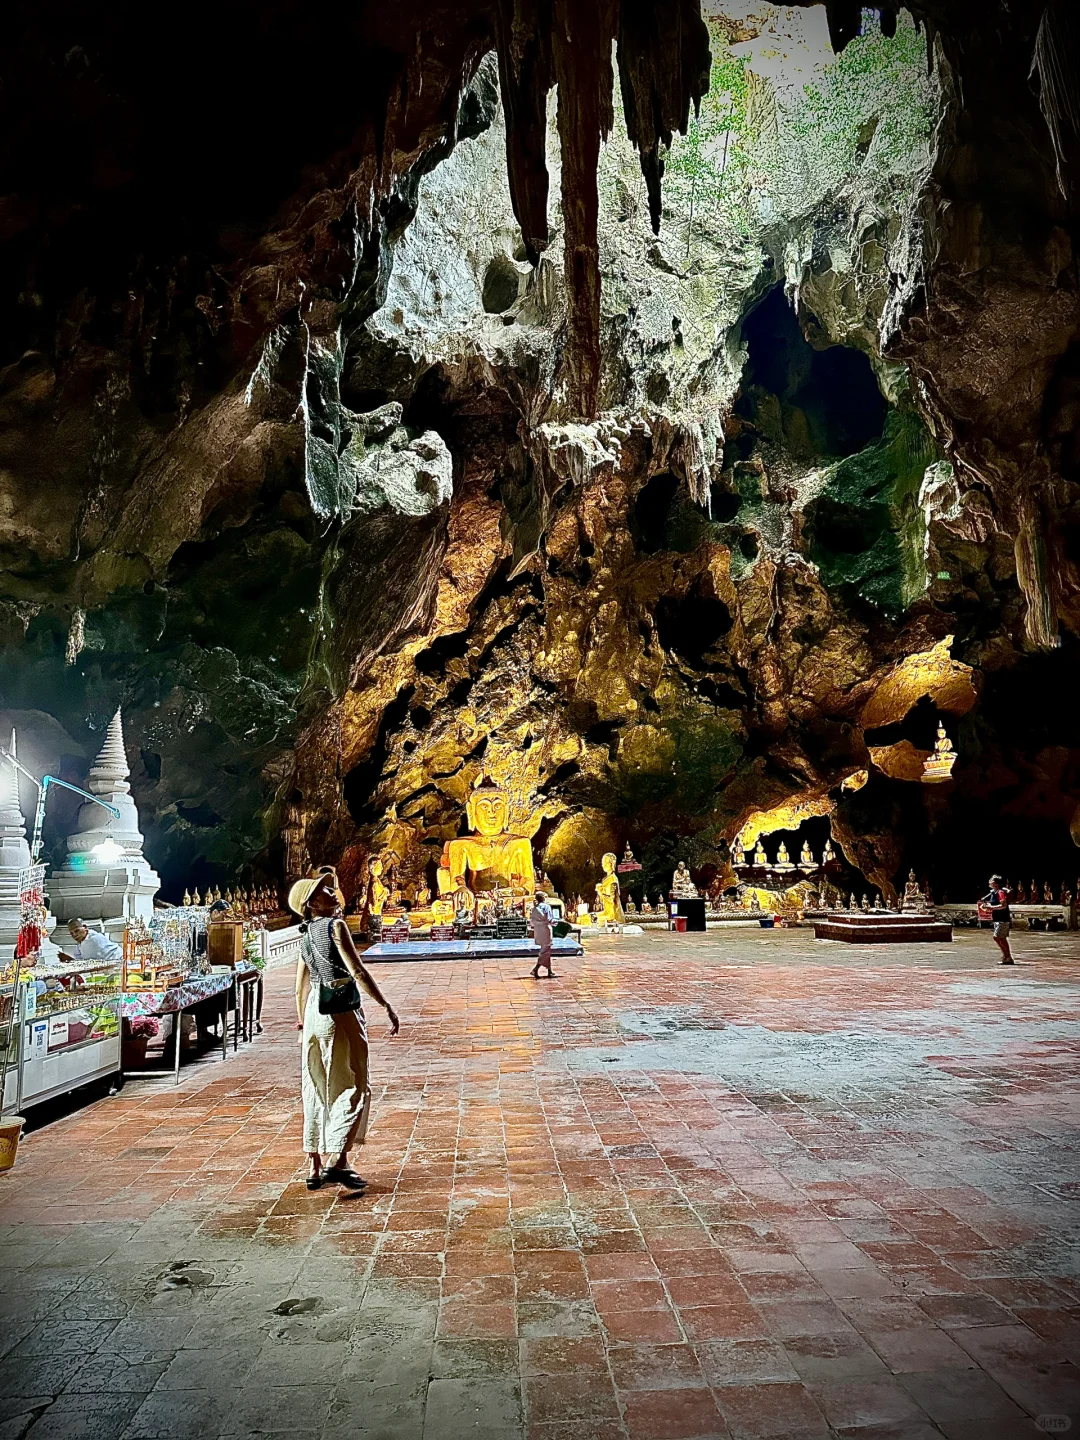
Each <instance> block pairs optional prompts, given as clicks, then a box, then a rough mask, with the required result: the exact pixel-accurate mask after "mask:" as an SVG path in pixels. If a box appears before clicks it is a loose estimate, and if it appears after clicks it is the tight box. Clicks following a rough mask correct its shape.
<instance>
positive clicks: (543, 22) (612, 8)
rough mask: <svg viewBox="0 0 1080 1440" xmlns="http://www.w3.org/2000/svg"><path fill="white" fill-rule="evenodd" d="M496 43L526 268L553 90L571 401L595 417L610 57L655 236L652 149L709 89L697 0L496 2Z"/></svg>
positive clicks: (543, 209)
mask: <svg viewBox="0 0 1080 1440" xmlns="http://www.w3.org/2000/svg"><path fill="white" fill-rule="evenodd" d="M496 37H497V44H498V50H499V74H500V80H501V84H502V91H503V103H504V106H505V110H506V132H507V135H506V153H507V164H508V168H509V174H510V194H511V199H512V201H513V205H514V214H515V216H516V217H517V220H518V224H519V225H520V226H521V232H522V237H523V240H524V244H525V251H526V254H527V255H528V257H529V259H530V261H531V262H532V263H533V264H534V265H535V264H536V263H537V261H538V259H539V256H540V253H541V251H543V250H544V249H545V248H546V247H547V243H548V221H547V205H548V173H547V157H546V154H545V140H546V109H547V93H548V90H549V89H550V88H551V85H552V84H553V83H558V86H559V117H558V124H559V141H560V145H561V149H562V180H563V215H564V221H565V237H566V280H567V289H568V292H569V304H570V346H569V349H568V365H569V371H570V374H569V393H570V399H571V404H572V405H573V406H574V408H575V409H576V410H578V411H580V412H581V413H583V414H585V415H588V416H592V415H595V413H596V408H597V402H598V397H599V385H600V255H599V240H598V233H597V231H598V224H599V200H598V196H597V188H596V186H597V178H596V177H597V167H598V164H599V158H600V144H601V142H602V141H603V140H604V139H606V138H607V136H608V134H609V133H610V131H611V126H612V123H613V120H614V104H613V86H614V76H613V74H612V68H611V49H612V45H613V43H614V42H615V40H616V39H617V40H618V56H619V74H620V79H621V81H622V89H623V105H624V111H625V114H626V125H627V131H628V133H629V135H630V138H631V140H632V141H633V143H634V144H635V145H636V146H637V148H638V150H639V152H640V155H641V168H642V171H643V173H644V175H645V180H646V183H647V186H648V191H649V209H650V212H651V215H652V222H653V228H654V229H657V230H658V229H659V226H660V214H661V201H660V183H661V178H662V174H663V162H662V159H661V154H660V147H661V146H667V145H670V144H671V139H672V136H673V134H674V132H675V131H676V130H681V131H684V132H685V130H686V127H687V124H688V122H689V117H690V108H691V106H696V105H697V104H698V103H699V102H700V100H701V97H702V96H703V95H704V94H705V93H706V92H707V91H708V88H709V71H710V66H711V56H710V54H709V34H708V29H707V27H706V25H705V22H704V21H703V20H702V18H701V5H700V0H677V3H676V4H675V5H674V7H672V6H671V5H670V4H667V3H664V0H622V3H621V4H620V0H498V6H497V9H496Z"/></svg>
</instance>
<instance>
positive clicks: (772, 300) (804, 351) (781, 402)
mask: <svg viewBox="0 0 1080 1440" xmlns="http://www.w3.org/2000/svg"><path fill="white" fill-rule="evenodd" d="M741 332H742V339H743V341H744V342H745V344H746V347H747V360H746V367H745V370H744V371H743V379H742V387H741V392H740V395H739V398H738V400H737V401H736V407H735V408H736V412H737V413H738V414H739V415H740V416H742V417H743V418H744V419H746V420H748V421H750V422H752V423H753V424H755V425H756V427H757V428H758V429H759V430H764V431H766V432H770V431H771V433H772V435H773V438H776V439H780V438H782V439H783V442H784V444H785V445H786V447H787V448H788V450H789V451H790V452H791V453H792V454H793V455H796V456H798V457H799V458H802V459H811V458H822V459H823V458H834V459H839V458H842V457H844V456H846V455H855V454H857V453H858V452H859V451H860V450H864V449H865V448H866V447H867V446H868V445H871V444H873V443H874V441H876V440H880V439H881V436H882V433H883V431H884V429H885V420H886V416H887V415H888V409H889V406H888V401H887V400H886V399H885V396H884V395H883V394H882V393H881V389H880V387H879V386H878V382H877V379H876V377H875V375H874V370H873V366H872V365H871V364H870V360H869V358H868V356H866V355H865V354H864V353H863V352H862V351H861V350H855V349H852V348H850V347H849V346H846V345H829V346H827V347H826V348H824V349H817V348H815V347H814V346H812V345H811V344H810V343H809V341H808V340H807V339H806V337H805V335H804V334H803V331H802V327H801V326H800V324H799V321H798V318H797V316H796V314H795V311H794V309H793V308H792V306H791V304H790V303H789V301H788V298H787V296H786V294H785V293H784V287H783V285H775V286H773V287H772V289H770V290H769V291H768V293H767V294H766V295H765V297H764V298H763V299H762V300H761V301H760V302H759V303H758V304H757V305H755V306H754V308H753V309H752V310H751V311H750V313H749V314H748V315H747V316H746V318H745V319H744V321H743V322H742V327H741ZM778 432H779V433H778Z"/></svg>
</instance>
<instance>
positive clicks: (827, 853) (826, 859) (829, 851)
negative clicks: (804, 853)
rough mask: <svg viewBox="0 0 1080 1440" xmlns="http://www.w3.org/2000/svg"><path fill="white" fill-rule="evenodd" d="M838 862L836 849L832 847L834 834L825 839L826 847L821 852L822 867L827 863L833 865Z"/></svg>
mask: <svg viewBox="0 0 1080 1440" xmlns="http://www.w3.org/2000/svg"><path fill="white" fill-rule="evenodd" d="M835 862H836V851H835V850H834V849H833V847H832V836H831V835H830V836H829V838H828V840H826V841H825V849H824V850H823V851H822V853H821V864H822V868H824V867H825V866H826V865H833V864H835Z"/></svg>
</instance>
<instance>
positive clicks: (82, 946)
mask: <svg viewBox="0 0 1080 1440" xmlns="http://www.w3.org/2000/svg"><path fill="white" fill-rule="evenodd" d="M67 928H68V934H69V935H70V936H71V938H72V940H74V941H75V945H74V947H73V949H72V950H71V952H70V953H69V952H68V951H65V950H61V952H60V959H61V960H67V961H70V962H71V963H72V964H76V965H87V964H90V963H91V962H96V961H99V960H104V961H107V962H111V963H112V964H115V965H119V964H120V961H121V960H122V959H123V956H124V952H123V950H122V949H121V948H120V946H119V945H117V944H116V942H115V941H114V940H110V939H109V937H108V936H107V935H103V934H102V933H101V931H100V930H91V929H90V926H89V925H87V923H86V921H85V920H69V921H68V927H67Z"/></svg>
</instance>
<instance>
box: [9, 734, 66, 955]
mask: <svg viewBox="0 0 1080 1440" xmlns="http://www.w3.org/2000/svg"><path fill="white" fill-rule="evenodd" d="M15 746H16V739H15V731H14V730H12V732H11V744H10V745H9V746H8V754H9V755H15V754H16V753H17V751H16V748H15ZM29 864H30V846H29V845H28V844H27V841H26V821H25V819H24V818H23V813H22V806H21V805H20V804H19V772H18V771H17V770H16V769H15V766H14V765H9V764H8V762H7V761H6V760H3V759H0V962H2V963H6V962H7V961H9V960H10V959H11V957H12V956H13V955H14V953H15V942H16V940H17V939H18V938H19V923H20V920H21V912H20V907H19V873H20V871H22V870H25V869H27V868H28V866H29ZM55 924H56V921H55V920H54V919H53V917H52V916H51V915H46V917H45V934H44V936H43V938H42V944H41V956H42V959H45V960H54V959H55V958H56V955H57V949H56V946H55V945H54V944H53V943H52V941H51V940H50V939H49V934H50V932H51V930H52V928H53V926H54V925H55Z"/></svg>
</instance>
